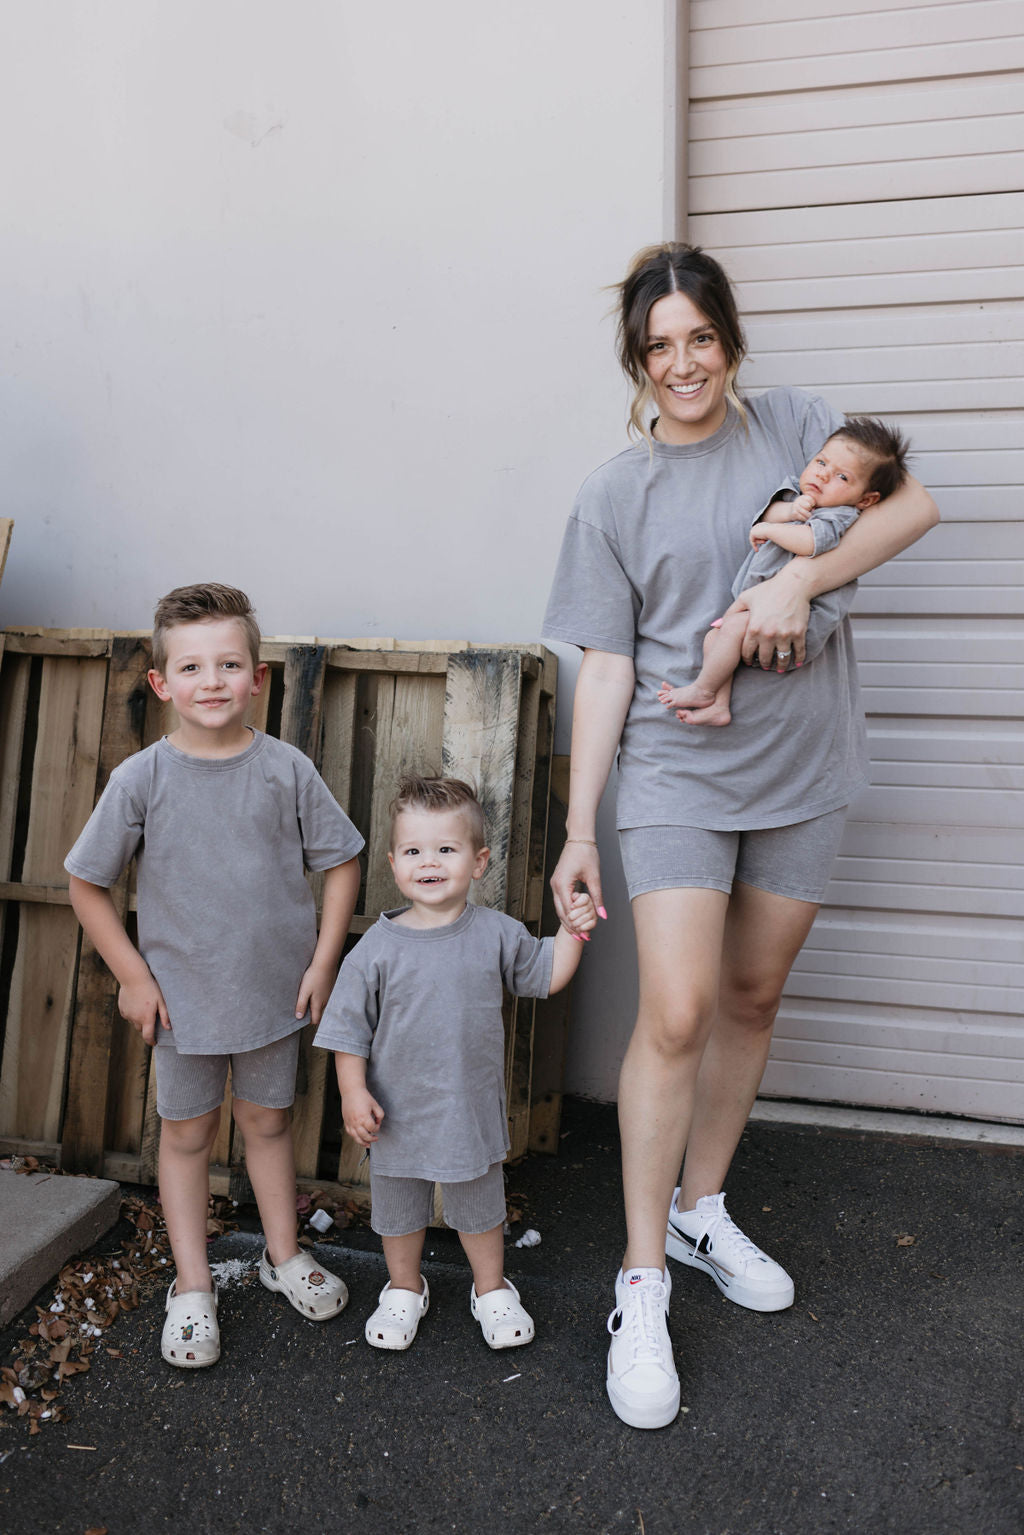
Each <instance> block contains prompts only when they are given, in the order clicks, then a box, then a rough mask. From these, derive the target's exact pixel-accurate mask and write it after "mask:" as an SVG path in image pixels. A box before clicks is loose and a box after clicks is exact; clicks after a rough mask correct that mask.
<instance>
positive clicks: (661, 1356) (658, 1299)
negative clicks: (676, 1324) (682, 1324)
mask: <svg viewBox="0 0 1024 1535" xmlns="http://www.w3.org/2000/svg"><path fill="white" fill-rule="evenodd" d="M667 1293H668V1291H667V1288H666V1286H665V1285H664V1284H662V1283H661V1281H660V1280H658V1279H652V1280H648V1281H647V1282H646V1283H645V1284H641V1285H638V1286H637V1288H636V1289H635V1290H634V1291H632V1292H631V1293H630V1295H629V1296H628V1297H627V1302H626V1305H624V1306H616V1308H615V1310H614V1311H613V1312H612V1314H611V1316H610V1317H609V1318H608V1331H609V1332H610V1333H611V1335H612V1337H613V1338H621V1337H625V1339H626V1343H627V1346H628V1348H629V1356H630V1363H631V1364H644V1363H647V1362H648V1361H649V1362H651V1363H654V1364H664V1363H665V1357H666V1354H667V1353H669V1347H670V1346H669V1342H668V1334H667V1332H666V1328H665V1296H666V1294H667ZM619 1315H621V1317H622V1325H621V1327H613V1326H612V1323H613V1322H614V1321H615V1318H616V1317H617V1316H619Z"/></svg>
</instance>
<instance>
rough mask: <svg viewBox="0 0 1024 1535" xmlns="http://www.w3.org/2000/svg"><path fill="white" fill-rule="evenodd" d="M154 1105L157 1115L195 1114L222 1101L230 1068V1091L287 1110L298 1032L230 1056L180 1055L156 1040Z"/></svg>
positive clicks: (193, 1116)
mask: <svg viewBox="0 0 1024 1535" xmlns="http://www.w3.org/2000/svg"><path fill="white" fill-rule="evenodd" d="M153 1058H154V1060H155V1062H156V1107H157V1113H158V1114H159V1115H160V1118H161V1119H198V1118H199V1117H200V1115H202V1114H208V1113H209V1112H210V1110H211V1109H217V1108H220V1105H221V1104H222V1103H223V1102H224V1086H225V1083H226V1082H227V1077H228V1067H229V1066H230V1067H231V1095H232V1097H234V1098H244V1099H245V1101H246V1103H255V1104H258V1105H259V1106H260V1107H261V1108H264V1109H287V1108H290V1107H291V1105H292V1103H293V1102H294V1101H295V1070H296V1067H297V1066H298V1062H299V1033H298V1031H296V1032H295V1033H294V1034H289V1035H287V1037H286V1038H284V1039H277V1040H275V1041H274V1043H273V1044H270V1045H260V1046H259V1048H258V1049H256V1050H237V1051H235V1052H234V1054H232V1055H179V1054H178V1051H177V1049H176V1048H175V1046H174V1044H173V1043H172V1042H170V1041H168V1042H167V1043H166V1044H162V1043H161V1044H158V1045H157V1047H156V1049H155V1050H154V1051H153Z"/></svg>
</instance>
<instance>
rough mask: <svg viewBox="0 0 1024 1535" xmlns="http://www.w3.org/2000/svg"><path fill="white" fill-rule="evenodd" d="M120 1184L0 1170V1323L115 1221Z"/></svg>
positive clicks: (1, 1325) (118, 1203)
mask: <svg viewBox="0 0 1024 1535" xmlns="http://www.w3.org/2000/svg"><path fill="white" fill-rule="evenodd" d="M120 1209H121V1187H120V1184H117V1183H111V1182H110V1181H109V1180H108V1179H105V1178H63V1177H60V1176H59V1175H58V1174H55V1173H17V1172H13V1171H12V1170H10V1169H8V1168H0V1327H4V1326H6V1325H7V1323H8V1322H9V1321H10V1320H11V1318H12V1317H13V1316H17V1314H18V1312H19V1311H21V1310H22V1309H23V1307H25V1306H27V1305H28V1303H29V1301H30V1300H31V1299H32V1297H33V1295H35V1294H36V1292H37V1291H38V1290H41V1289H42V1287H43V1285H45V1284H47V1283H48V1282H49V1280H51V1279H52V1278H53V1277H54V1275H55V1274H56V1273H57V1272H58V1271H59V1270H60V1267H61V1265H62V1264H63V1263H65V1262H66V1261H67V1260H68V1258H71V1257H73V1256H74V1254H75V1253H77V1252H81V1251H82V1249H83V1248H86V1247H89V1246H90V1245H91V1244H92V1243H93V1242H95V1241H97V1240H98V1239H99V1238H100V1237H101V1236H103V1235H104V1233H105V1232H107V1231H109V1230H110V1228H111V1226H113V1225H114V1224H115V1222H116V1221H117V1218H118V1214H119V1212H120Z"/></svg>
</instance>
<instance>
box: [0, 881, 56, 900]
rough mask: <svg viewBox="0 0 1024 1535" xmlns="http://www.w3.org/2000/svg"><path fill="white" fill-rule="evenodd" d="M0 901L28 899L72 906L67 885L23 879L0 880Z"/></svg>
mask: <svg viewBox="0 0 1024 1535" xmlns="http://www.w3.org/2000/svg"><path fill="white" fill-rule="evenodd" d="M0 901H28V902H34V903H37V904H39V905H43V906H70V905H71V897H70V896H69V895H68V887H67V885H29V884H26V883H25V882H24V881H22V880H10V879H9V880H0Z"/></svg>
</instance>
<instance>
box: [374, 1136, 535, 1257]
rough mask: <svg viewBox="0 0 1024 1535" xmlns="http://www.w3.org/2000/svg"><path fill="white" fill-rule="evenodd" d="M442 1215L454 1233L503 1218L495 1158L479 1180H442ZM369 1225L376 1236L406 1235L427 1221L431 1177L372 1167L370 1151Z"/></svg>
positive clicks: (470, 1232)
mask: <svg viewBox="0 0 1024 1535" xmlns="http://www.w3.org/2000/svg"><path fill="white" fill-rule="evenodd" d="M441 1199H442V1201H443V1204H444V1218H445V1222H446V1223H447V1225H449V1226H450V1227H451V1228H452V1230H453V1231H461V1232H462V1233H463V1235H465V1236H468V1237H471V1236H480V1235H481V1233H482V1232H484V1231H493V1230H494V1228H495V1226H500V1225H501V1224H502V1223H503V1222H504V1219H505V1173H504V1170H503V1168H502V1164H501V1163H500V1162H494V1163H492V1165H491V1166H490V1167H489V1168H488V1169H487V1171H486V1172H485V1173H484V1174H483V1175H482V1176H481V1177H479V1178H470V1179H469V1180H468V1181H467V1182H465V1183H442V1185H441ZM370 1200H371V1205H370V1225H371V1226H372V1227H373V1229H374V1231H375V1232H376V1233H377V1235H378V1236H382V1237H405V1236H409V1235H410V1233H411V1232H413V1231H422V1230H423V1228H424V1226H429V1225H430V1220H431V1216H432V1215H433V1212H434V1184H433V1181H432V1180H431V1179H429V1178H389V1177H388V1176H387V1175H385V1174H382V1173H375V1172H374V1170H373V1152H372V1151H371V1153H370Z"/></svg>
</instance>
